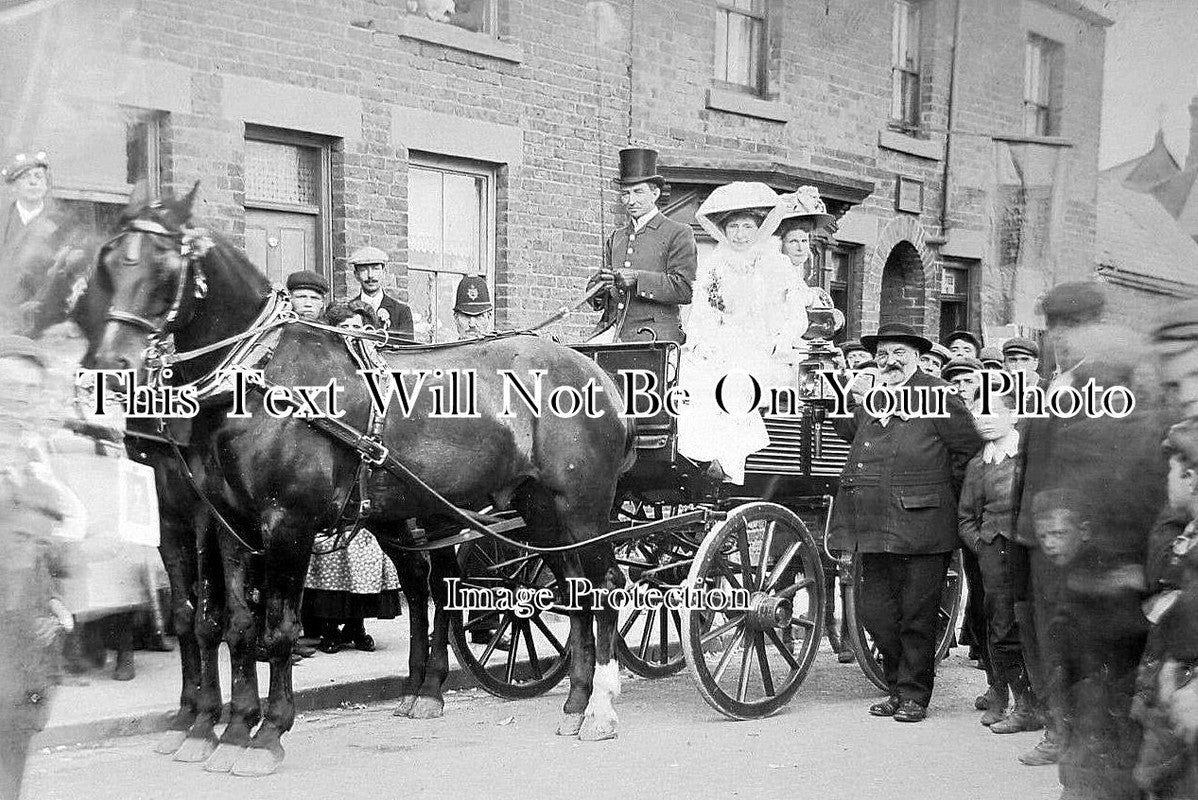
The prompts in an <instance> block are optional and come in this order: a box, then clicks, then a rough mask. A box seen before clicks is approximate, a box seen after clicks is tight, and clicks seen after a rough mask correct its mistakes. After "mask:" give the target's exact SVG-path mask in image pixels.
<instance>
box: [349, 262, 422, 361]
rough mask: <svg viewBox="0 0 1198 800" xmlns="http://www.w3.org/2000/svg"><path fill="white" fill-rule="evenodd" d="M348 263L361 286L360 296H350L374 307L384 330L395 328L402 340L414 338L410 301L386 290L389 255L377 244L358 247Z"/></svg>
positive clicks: (393, 329)
mask: <svg viewBox="0 0 1198 800" xmlns="http://www.w3.org/2000/svg"><path fill="white" fill-rule="evenodd" d="M349 264H350V266H351V267H352V268H353V270H354V278H356V279H357V281H358V284H359V285H360V286H361V287H362V289H361V291H360V292H359V293H358V295H357V297H351V298H350V299H351V300H361V301H362V302H363V303H365V304H366V305H368V306H370V307H371V308H372V309H374V313H375V315H376V316H377V317H378V318H379V325H381V326H382V327H383V328H384V329H385V330H389V331H394V332H396V333H398V334H399V337H400V338H401V339H405V340H407V341H409V342H411V341H415V339H414V331H415V328H414V326H413V324H412V309H411V308H409V307H408V304H407V303H403V302H400V301H399V300H397V299H395V298H394V297H392V296H391V295H389V294H387V293H386V292H385V291H383V275H384V274H386V272H387V254H386V253H384V252H383V251H382V250H380V249H379V248H377V247H359V248H358V249H357V250H355V251H354V253H353V255H351V256H350V257H349Z"/></svg>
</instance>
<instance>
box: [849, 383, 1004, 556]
mask: <svg viewBox="0 0 1198 800" xmlns="http://www.w3.org/2000/svg"><path fill="white" fill-rule="evenodd" d="M904 386H907V387H918V386H935V387H947V386H948V384H947V383H946V382H945V381H943V380H941V379H940V378H936V377H934V376H932V375H928V374H927V373H924V372H918V371H917V372H916V373H915V374H914V375H912V376H911V377H910V378H909V379H908V380H907V382H906V383H905V384H904ZM945 400H946V402H945V408H946V411H947V413H948V416H947V417H940V418H933V417H926V416H923V417H921V416H912V417H910V418H908V419H902V418H900V417H890V418H889V419H888V420H886V423H885V424H884V425H883V424H882V422H881V421H880V420H878V419H876V418H875V417H873V416H871V415H869V414H868V413H867V412H866V411H865V409H864V408H860V407H858V408H856V409H855V410H854V412H853V416H852V417H851V418H848V419H838V420H833V426H834V427H835V428H836V431H837V433H839V434H840V435H841V436H842V437H843V438H844V439H846V440H847V441H849V442H851V443H852V446H851V447H850V448H849V456H848V462H847V463H846V464H845V467H844V472H843V474H842V475H841V479H840V490H839V491H838V492H837V494H836V501H835V505H834V507H833V511H832V530H831V538H830V540H829V544H830V545H831V546H832V547H834V548H836V549H838V550H846V551H850V552H853V551H856V552H862V553H898V554H907V555H916V554H929V553H947V552H951V551H952V550H955V549H956V548H957V547H958V546H959V545H960V543H961V542H960V538H959V537H958V534H957V499H958V495H959V493H960V488H961V484H962V482H963V480H964V477H965V467H966V465H967V464H968V463H969V459H971V458H972V457H973V456H974V455H975V454H976V453H977V452H978V450H980V449H981V446H982V439H981V437H980V436H979V435H978V432H977V430H976V429H975V428H974V424H973V418H972V417H971V416H970V414H969V411H968V410H967V409H966V408H965V404H964V403H962V402H961V400H960V398H958V397H957V396H956V395H947V396H946V398H945Z"/></svg>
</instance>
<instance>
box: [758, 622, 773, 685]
mask: <svg viewBox="0 0 1198 800" xmlns="http://www.w3.org/2000/svg"><path fill="white" fill-rule="evenodd" d="M771 633H772V631H771ZM753 649H754V650H756V651H757V664H758V666H760V667H761V686H762V688H763V689H765V693H766V696H768V697H773V696H774V676H773V674H772V673H771V672H770V660H769V659H768V658H766V657H765V634H763V633H762V632H761V631H757V634H756V635H755V636H754V637H753Z"/></svg>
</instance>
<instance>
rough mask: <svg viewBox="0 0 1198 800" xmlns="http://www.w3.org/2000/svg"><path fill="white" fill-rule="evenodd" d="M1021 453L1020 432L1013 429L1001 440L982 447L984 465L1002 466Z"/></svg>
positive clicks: (995, 440)
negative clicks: (1004, 462) (1007, 460)
mask: <svg viewBox="0 0 1198 800" xmlns="http://www.w3.org/2000/svg"><path fill="white" fill-rule="evenodd" d="M1018 453H1019V431H1018V430H1016V429H1014V428H1012V429H1011V430H1010V431H1008V432H1007V435H1006V436H1004V437H1002V438H1001V439H994V440H993V441H989V442H986V444H985V445H983V446H982V463H983V464H1001V463H1002V462H1003V461H1005V460H1006V459H1008V458H1014V457H1015V456H1016V455H1017V454H1018Z"/></svg>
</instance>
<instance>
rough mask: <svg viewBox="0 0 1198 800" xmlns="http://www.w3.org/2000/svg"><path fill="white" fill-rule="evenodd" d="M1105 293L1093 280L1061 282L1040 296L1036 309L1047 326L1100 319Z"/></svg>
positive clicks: (1068, 324) (1076, 323)
mask: <svg viewBox="0 0 1198 800" xmlns="http://www.w3.org/2000/svg"><path fill="white" fill-rule="evenodd" d="M1105 306H1106V293H1105V292H1104V291H1103V290H1102V287H1101V286H1100V285H1099V284H1097V283H1095V282H1094V281H1073V282H1070V283H1061V284H1058V285H1056V286H1054V287H1052V288H1051V289H1049V290H1048V292H1047V293H1045V295H1044V296H1043V297H1041V298H1040V302H1039V304H1038V309H1039V311H1040V313H1041V314H1043V315H1044V321H1045V322H1046V323H1048V326H1049V327H1050V328H1051V327H1054V326H1057V325H1064V326H1073V325H1083V324H1085V323H1087V322H1097V321H1098V320H1100V319H1102V310H1103V308H1104V307H1105Z"/></svg>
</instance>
